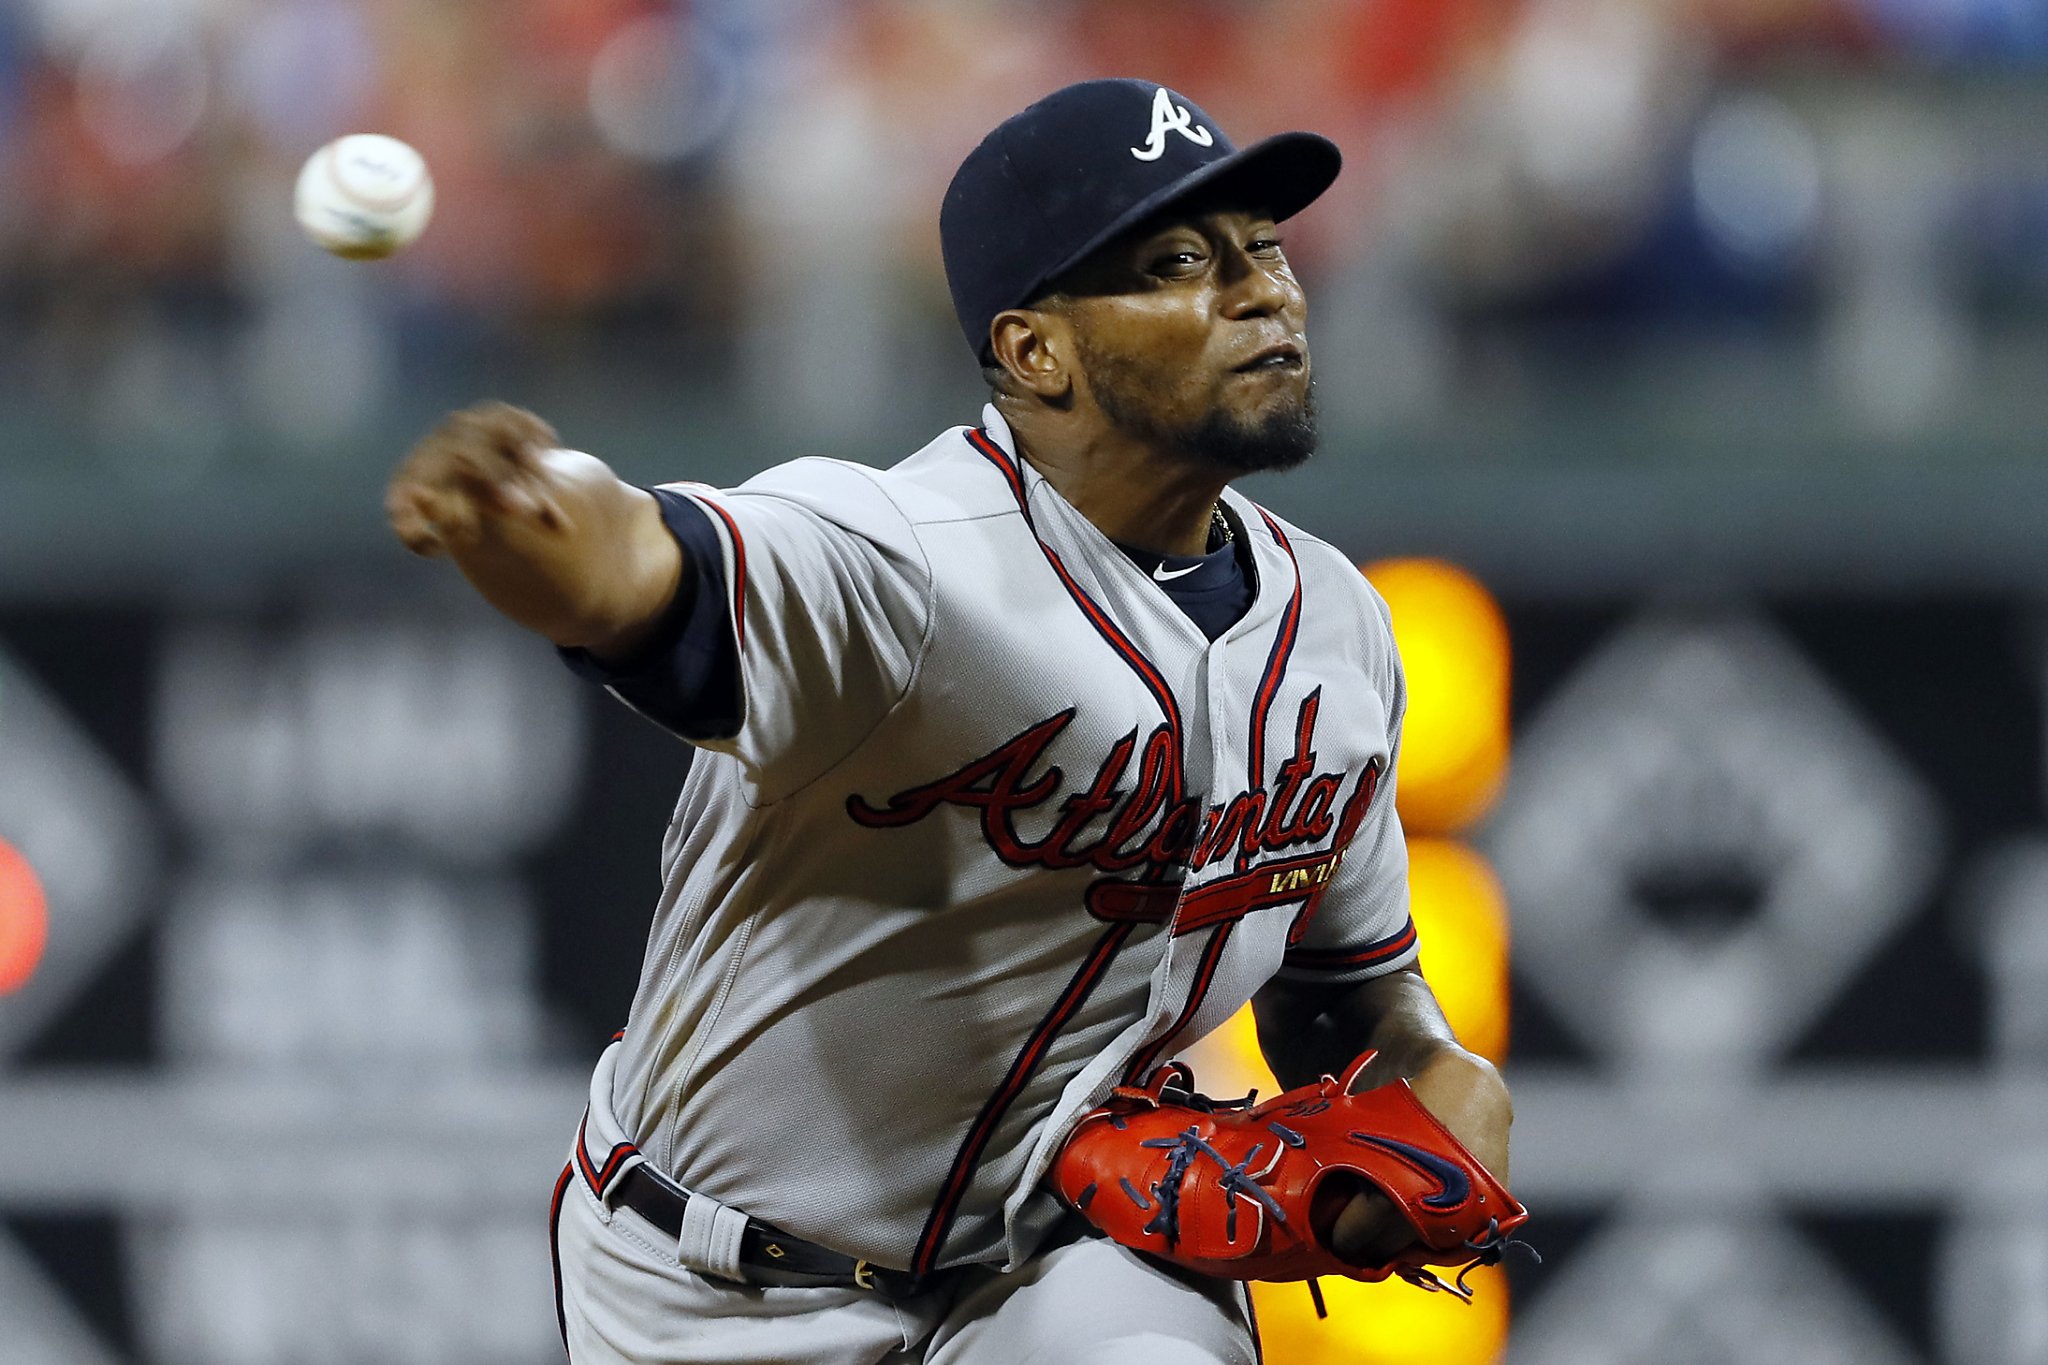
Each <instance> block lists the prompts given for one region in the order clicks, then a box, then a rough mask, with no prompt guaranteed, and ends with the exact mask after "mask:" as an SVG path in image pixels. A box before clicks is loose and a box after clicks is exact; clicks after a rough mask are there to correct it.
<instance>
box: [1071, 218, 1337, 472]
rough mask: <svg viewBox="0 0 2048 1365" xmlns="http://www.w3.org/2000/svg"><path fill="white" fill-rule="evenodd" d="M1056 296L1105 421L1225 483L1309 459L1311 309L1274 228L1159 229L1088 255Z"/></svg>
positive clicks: (1190, 224)
mask: <svg viewBox="0 0 2048 1365" xmlns="http://www.w3.org/2000/svg"><path fill="white" fill-rule="evenodd" d="M1065 292H1066V295H1067V300H1068V303H1067V309H1066V311H1067V314H1068V317H1069V319H1070V322H1071V325H1072V327H1073V330H1074V338H1075V342H1076V351H1077V355H1078V358H1079V360H1080V363H1081V370H1082V378H1081V392H1082V395H1083V397H1084V400H1085V399H1092V401H1093V402H1094V404H1095V405H1096V406H1097V407H1098V408H1099V409H1100V410H1101V412H1102V415H1103V417H1104V418H1105V419H1106V420H1107V421H1108V422H1109V424H1110V425H1112V426H1114V427H1117V428H1119V429H1121V430H1123V431H1125V432H1127V433H1129V434H1132V435H1135V436H1138V437H1140V438H1142V439H1144V440H1145V441H1146V442H1147V443H1148V444H1151V445H1154V446H1156V447H1159V448H1161V449H1165V450H1170V451H1174V452H1177V453H1180V454H1182V455H1185V456H1188V457H1190V458H1194V459H1199V460H1203V461H1205V462H1207V463H1210V464H1213V465H1217V466H1220V467H1221V468H1223V469H1225V470H1228V471H1229V472H1231V473H1232V474H1244V473H1251V472H1253V471H1256V470H1260V469H1284V468H1287V467H1289V466H1292V465H1296V464H1300V463H1301V462H1302V461H1303V460H1305V459H1307V458H1308V457H1309V455H1310V453H1311V452H1313V451H1314V449H1315V441H1316V427H1315V405H1314V401H1313V394H1312V390H1311V387H1310V380H1309V354H1308V337H1307V335H1306V333H1305V327H1306V324H1307V317H1308V303H1307V300H1306V299H1305V298H1304V297H1303V295H1302V292H1301V285H1300V283H1299V282H1298V281H1297V280H1296V279H1295V278H1294V271H1293V270H1292V269H1291V268H1290V267H1289V266H1288V264H1287V256H1286V253H1285V252H1284V251H1283V250H1282V249H1281V245H1280V239H1279V236H1278V234H1277V233H1276V232H1275V230H1274V224H1273V220H1272V219H1271V218H1268V217H1265V216H1263V215H1261V214H1258V213H1254V212H1249V211H1245V210H1238V209H1219V210H1213V211H1208V212H1202V213H1195V214H1191V215H1188V216H1186V217H1184V218H1178V219H1175V220H1173V221H1170V222H1165V223H1162V224H1160V225H1158V226H1156V227H1154V228H1151V229H1148V230H1146V231H1143V232H1141V233H1139V234H1138V235H1137V236H1136V237H1134V238H1131V239H1129V240H1127V241H1125V242H1121V243H1117V244H1115V245H1113V246H1111V247H1110V248H1108V249H1106V250H1105V251H1103V252H1101V253H1098V255H1097V256H1096V257H1095V258H1093V259H1091V260H1090V261H1089V262H1088V263H1087V264H1086V265H1085V266H1084V267H1083V268H1082V270H1081V271H1080V272H1079V273H1078V274H1077V276H1076V277H1075V278H1074V279H1073V280H1072V281H1070V282H1068V286H1067V289H1066V291H1065Z"/></svg>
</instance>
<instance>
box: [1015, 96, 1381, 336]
mask: <svg viewBox="0 0 2048 1365" xmlns="http://www.w3.org/2000/svg"><path fill="white" fill-rule="evenodd" d="M1343 166H1344V154H1343V153H1342V152H1340V151H1338V150H1337V144H1336V143H1334V142H1332V141H1330V139H1328V138H1326V137H1323V136H1322V135H1321V134H1318V133H1276V134H1274V135H1273V136H1272V137H1269V138H1265V139H1263V140H1261V141H1259V142H1254V143H1253V144H1252V145H1251V146H1249V147H1240V148H1238V149H1237V150H1236V151H1234V152H1232V153H1231V154H1230V155H1229V156H1226V157H1223V158H1221V159H1220V160H1216V161H1212V162H1210V163H1209V164H1208V165H1206V166H1202V167H1200V168H1199V169H1197V170H1194V171H1191V172H1189V173H1188V174H1187V175H1184V176H1182V177H1181V178H1180V179H1179V180H1176V181H1174V182H1173V183H1172V184H1171V185H1165V186H1162V187H1160V188H1159V189H1157V190H1155V191H1153V192H1152V193H1151V194H1149V195H1147V196H1146V197H1145V198H1143V199H1140V200H1139V201H1138V202H1137V203H1135V204H1133V205H1131V206H1130V207H1129V208H1127V209H1125V210H1124V211H1123V212H1122V213H1121V214H1119V215H1117V217H1116V218H1115V219H1114V220H1113V221H1112V222H1110V224H1109V225H1108V226H1107V227H1104V228H1103V229H1102V230H1101V231H1100V232H1097V233H1096V234H1095V235H1094V236H1093V237H1090V238H1089V239H1088V240H1087V242H1085V243H1084V244H1082V246H1080V247H1079V248H1078V249H1076V250H1075V251H1074V252H1073V253H1072V254H1070V255H1069V256H1068V257H1067V258H1066V259H1065V260H1063V261H1061V262H1060V263H1059V264H1058V265H1056V266H1054V267H1053V268H1052V269H1051V270H1048V271H1046V272H1045V274H1044V275H1043V276H1042V277H1041V278H1039V279H1037V280H1034V281H1033V282H1032V285H1031V288H1030V289H1029V290H1027V291H1026V292H1025V297H1026V298H1027V299H1028V298H1031V297H1034V296H1035V295H1037V294H1038V292H1039V291H1040V290H1042V289H1044V288H1045V286H1046V285H1048V284H1050V283H1052V282H1053V281H1054V280H1057V279H1058V278H1059V277H1060V276H1062V275H1064V274H1066V273H1067V272H1068V271H1069V270H1072V269H1073V268H1074V267H1075V266H1077V265H1079V264H1080V263H1081V262H1082V261H1085V260H1087V259H1088V258H1089V257H1090V256H1092V255H1094V254H1095V253H1096V252H1097V251H1099V250H1101V249H1102V248H1103V247H1104V246H1107V245H1108V244H1109V243H1110V242H1113V241H1115V240H1116V239H1117V238H1118V237H1121V236H1122V235H1123V234H1124V233H1126V232H1129V231H1130V230H1131V229H1132V228H1134V227H1137V226H1138V225H1139V224H1140V223H1143V222H1144V221H1145V220H1146V219H1148V218H1151V217H1154V216H1155V215H1157V214H1159V213H1162V212H1164V211H1165V210H1167V209H1169V208H1171V207H1173V206H1174V205H1175V204H1178V203H1180V202H1181V201H1183V200H1186V199H1194V198H1198V197H1199V198H1205V199H1207V198H1213V199H1215V200H1217V201H1220V202H1226V203H1228V202H1232V201H1235V202H1236V203H1237V204H1238V205H1240V206H1242V207H1245V208H1258V209H1264V210H1265V211H1266V212H1268V213H1270V214H1272V215H1273V221H1274V222H1276V223H1279V222H1285V221H1286V220H1287V219H1289V218H1292V217H1293V216H1294V215H1295V214H1297V213H1299V212H1301V211H1302V210H1303V209H1305V208H1307V207H1308V206H1309V205H1310V204H1312V203H1314V202H1315V201H1316V199H1317V198H1318V197H1319V196H1320V195H1321V194H1322V192H1323V191H1324V190H1327V189H1328V188H1330V186H1331V184H1333V183H1334V182H1335V181H1336V179H1337V172H1338V171H1340V170H1342V169H1343Z"/></svg>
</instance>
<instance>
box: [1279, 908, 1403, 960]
mask: <svg viewBox="0 0 2048 1365" xmlns="http://www.w3.org/2000/svg"><path fill="white" fill-rule="evenodd" d="M1414 946H1415V921H1414V920H1413V919H1410V920H1409V921H1408V922H1407V923H1406V924H1403V925H1402V926H1401V929H1400V932H1398V933H1396V934H1394V935H1393V936H1391V937H1389V938H1383V939H1381V940H1380V941H1379V942H1377V943H1368V944H1366V945H1365V947H1363V948H1293V949H1290V950H1289V951H1288V953H1287V957H1286V965H1288V966H1289V967H1305V968H1308V969H1309V970H1311V971H1319V972H1341V971H1348V970H1351V969H1353V968H1357V967H1374V966H1378V965H1379V964H1380V963H1382V962H1391V961H1392V960H1393V959H1395V958H1397V957H1399V956H1401V954H1403V953H1405V952H1407V951H1408V950H1409V949H1410V948H1412V947H1414Z"/></svg>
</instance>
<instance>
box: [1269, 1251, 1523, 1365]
mask: <svg viewBox="0 0 2048 1365" xmlns="http://www.w3.org/2000/svg"><path fill="white" fill-rule="evenodd" d="M1318 1284H1319V1285H1320V1286H1321V1288H1322V1291H1323V1302H1324V1304H1325V1306H1327V1307H1328V1308H1329V1310H1330V1316H1329V1317H1328V1318H1326V1319H1319V1318H1317V1317H1316V1312H1315V1303H1314V1301H1313V1300H1312V1299H1310V1298H1309V1294H1308V1286H1307V1285H1302V1284H1263V1283H1255V1284H1253V1285H1252V1306H1253V1308H1254V1309H1256V1310H1257V1312H1258V1316H1259V1344H1260V1346H1261V1347H1262V1349H1263V1350H1264V1353H1265V1358H1266V1365H1323V1362H1326V1361H1344V1362H1346V1365H1493V1362H1494V1361H1496V1360H1498V1359H1499V1358H1500V1354H1501V1348H1502V1347H1503V1346H1505V1345H1506V1344H1507V1339H1508V1282H1507V1277H1506V1276H1505V1275H1503V1274H1501V1272H1500V1270H1499V1269H1498V1268H1495V1267H1485V1268H1481V1269H1479V1270H1475V1271H1473V1272H1472V1273H1471V1274H1470V1275H1468V1276H1466V1277H1465V1286H1466V1288H1468V1289H1470V1290H1472V1302H1471V1303H1460V1302H1459V1301H1458V1300H1457V1299H1455V1298H1452V1297H1451V1296H1450V1295H1449V1294H1432V1293H1429V1292H1427V1291H1426V1290H1421V1289H1417V1288H1416V1287H1415V1286H1414V1285H1411V1284H1406V1283H1403V1282H1402V1281H1400V1280H1382V1281H1381V1282H1380V1283H1378V1284H1361V1283H1359V1282H1358V1281H1357V1280H1346V1279H1340V1278H1338V1277H1336V1276H1334V1275H1326V1276H1324V1277H1323V1278H1322V1279H1321V1280H1320V1281H1318Z"/></svg>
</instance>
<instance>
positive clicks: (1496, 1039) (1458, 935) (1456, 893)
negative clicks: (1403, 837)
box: [1408, 839, 1508, 1062]
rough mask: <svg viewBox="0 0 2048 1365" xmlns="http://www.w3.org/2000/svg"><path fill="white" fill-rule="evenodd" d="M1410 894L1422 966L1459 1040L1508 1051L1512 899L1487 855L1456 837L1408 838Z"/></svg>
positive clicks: (1484, 1049)
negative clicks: (1509, 927)
mask: <svg viewBox="0 0 2048 1365" xmlns="http://www.w3.org/2000/svg"><path fill="white" fill-rule="evenodd" d="M1408 899H1409V908H1410V910H1411V911H1412V913H1413V914H1414V916H1415V933H1416V937H1417V938H1418V939H1419V940H1420V941H1421V943H1422V972H1423V975H1424V976H1426V977H1428V978H1429V985H1430V989H1431V990H1433V991H1435V992H1436V998H1437V1002H1438V1003H1439V1004H1441V1005H1442V1006H1443V1007H1444V1017H1445V1018H1447V1019H1449V1020H1450V1021H1451V1029H1452V1031H1453V1032H1454V1033H1456V1034H1457V1035H1458V1041H1459V1042H1461V1043H1463V1044H1464V1045H1465V1046H1466V1047H1468V1048H1470V1049H1472V1051H1474V1052H1477V1053H1478V1054H1480V1055H1481V1056H1482V1057H1486V1058H1488V1059H1490V1060H1492V1061H1494V1062H1504V1061H1506V1060H1507V1053H1508V903H1507V896H1506V895H1505V893H1503V892H1502V890H1501V886H1500V879H1499V878H1497V877H1496V876H1494V873H1493V868H1492V866H1491V865H1490V864H1489V863H1488V862H1487V861H1486V859H1485V858H1483V857H1481V856H1480V855H1479V854H1477V853H1475V852H1473V850H1472V849H1471V848H1469V847H1468V846H1466V845H1465V844H1461V843H1459V842H1457V841H1456V840H1453V839H1410V840H1409V841H1408Z"/></svg>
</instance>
